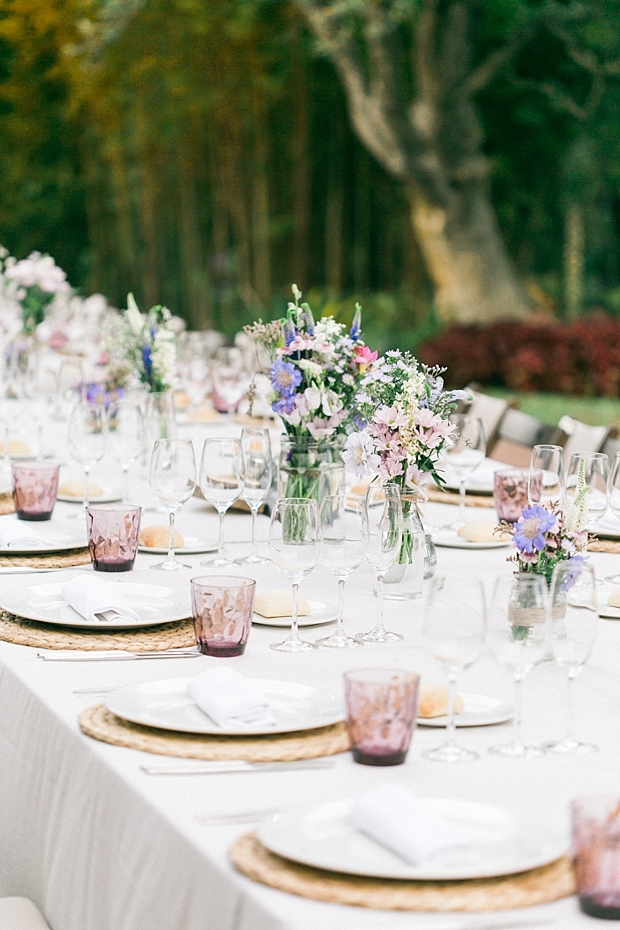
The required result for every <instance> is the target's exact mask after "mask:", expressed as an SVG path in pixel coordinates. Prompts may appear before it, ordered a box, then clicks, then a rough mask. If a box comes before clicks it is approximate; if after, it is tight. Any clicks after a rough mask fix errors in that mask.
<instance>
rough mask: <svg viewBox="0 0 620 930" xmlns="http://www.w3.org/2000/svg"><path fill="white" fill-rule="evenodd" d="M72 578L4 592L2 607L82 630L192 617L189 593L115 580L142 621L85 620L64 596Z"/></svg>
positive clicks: (170, 621)
mask: <svg viewBox="0 0 620 930" xmlns="http://www.w3.org/2000/svg"><path fill="white" fill-rule="evenodd" d="M70 577H72V576H71V575H69V574H67V575H64V576H63V580H62V581H55V582H48V583H43V584H33V585H29V586H27V587H19V588H10V589H9V590H8V591H2V592H1V593H0V607H1V608H3V609H4V610H8V611H9V613H12V614H16V615H17V616H18V617H25V618H26V619H27V620H38V621H39V622H40V623H52V624H56V625H58V624H61V625H62V626H74V627H81V628H82V629H90V630H92V629H96V630H101V629H103V628H105V629H106V630H122V629H133V628H137V627H143V626H154V625H156V624H159V623H172V622H173V621H175V620H184V619H185V618H186V617H191V615H192V611H191V607H190V603H189V592H187V591H179V590H177V589H175V588H170V587H168V586H167V585H160V584H136V583H132V582H126V581H114V582H110V584H114V585H115V586H117V585H118V589H119V591H120V593H121V594H122V595H123V597H125V599H126V600H127V601H128V603H129V604H130V605H131V607H133V609H134V610H135V611H136V613H137V614H138V616H139V617H140V619H139V620H137V621H136V620H105V621H104V620H101V621H99V622H98V623H92V622H91V621H90V620H86V619H85V618H84V617H81V616H80V615H79V614H78V613H77V611H75V610H74V609H73V607H70V606H69V605H68V604H67V602H66V601H65V599H64V598H63V597H62V595H61V593H60V590H61V588H62V586H63V585H64V584H65V582H67V581H68V580H69V579H70Z"/></svg>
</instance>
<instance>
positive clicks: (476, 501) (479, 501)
mask: <svg viewBox="0 0 620 930" xmlns="http://www.w3.org/2000/svg"><path fill="white" fill-rule="evenodd" d="M424 490H425V492H426V495H427V497H428V499H429V501H433V502H434V503H435V504H457V505H458V502H459V496H458V494H452V493H451V492H450V491H441V490H440V489H439V488H433V487H430V488H429V487H428V486H427V487H425V488H424ZM465 506H466V507H489V508H493V507H495V502H494V501H493V497H492V495H491V496H490V495H488V494H466V495H465Z"/></svg>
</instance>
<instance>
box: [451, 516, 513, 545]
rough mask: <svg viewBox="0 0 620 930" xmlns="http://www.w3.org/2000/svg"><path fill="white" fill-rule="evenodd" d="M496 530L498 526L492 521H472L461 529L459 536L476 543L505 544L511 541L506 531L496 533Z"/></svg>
mask: <svg viewBox="0 0 620 930" xmlns="http://www.w3.org/2000/svg"><path fill="white" fill-rule="evenodd" d="M496 529H497V524H496V523H493V521H492V520H472V521H471V523H466V524H465V526H462V527H461V528H460V530H459V531H458V535H459V536H460V537H461V539H466V540H467V541H468V542H476V543H487V542H503V541H504V540H507V539H510V533H507V532H506V531H505V530H502V531H498V532H497V533H496V532H495V530H496Z"/></svg>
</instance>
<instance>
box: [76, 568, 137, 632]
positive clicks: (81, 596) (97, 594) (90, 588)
mask: <svg viewBox="0 0 620 930" xmlns="http://www.w3.org/2000/svg"><path fill="white" fill-rule="evenodd" d="M60 595H61V597H64V599H65V600H66V602H67V603H68V604H70V606H71V607H73V609H74V610H76V611H77V612H78V613H79V614H80V616H81V617H84V619H85V620H90V621H91V622H93V623H97V622H98V621H104V622H105V621H108V622H109V621H111V620H139V619H140V616H139V615H138V614H137V613H136V612H135V610H134V609H133V608H132V607H130V606H129V604H128V603H127V601H126V600H125V598H124V597H123V595H122V594H121V592H120V591H117V590H116V585H111V584H107V583H106V582H105V581H102V580H101V578H97V577H96V576H95V575H76V576H75V578H72V579H71V581H67V582H66V583H65V584H63V586H62V588H61V589H60Z"/></svg>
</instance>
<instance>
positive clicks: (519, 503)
mask: <svg viewBox="0 0 620 930" xmlns="http://www.w3.org/2000/svg"><path fill="white" fill-rule="evenodd" d="M542 481H543V473H542V471H541V470H540V469H539V468H537V469H535V470H531V469H529V468H502V469H500V470H499V471H496V472H495V476H494V480H493V500H494V501H495V509H496V510H497V516H498V518H499V519H500V520H504V522H506V523H516V522H517V520H518V519H519V518H520V517H521V514H522V513H523V511H524V510H525V508H526V507H527V506H528V504H529V496H528V495H529V494H531V495H532V498H533V499H535V500H538V499H540V494H541V491H542Z"/></svg>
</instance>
